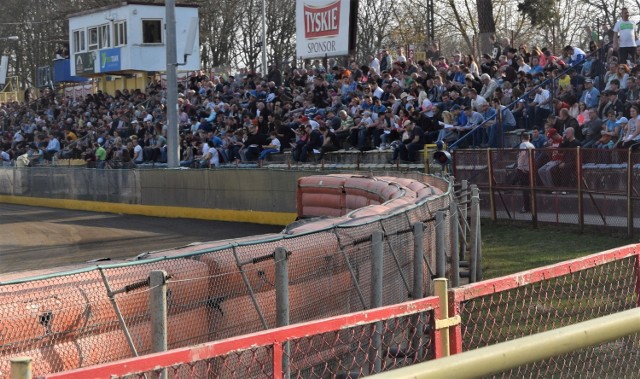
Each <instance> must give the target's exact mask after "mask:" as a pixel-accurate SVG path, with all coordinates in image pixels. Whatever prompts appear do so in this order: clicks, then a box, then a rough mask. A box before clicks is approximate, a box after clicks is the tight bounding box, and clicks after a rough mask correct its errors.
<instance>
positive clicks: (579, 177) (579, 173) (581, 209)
mask: <svg viewBox="0 0 640 379" xmlns="http://www.w3.org/2000/svg"><path fill="white" fill-rule="evenodd" d="M576 189H577V192H578V225H579V226H580V233H583V232H584V201H583V199H582V149H580V146H578V147H577V148H576Z"/></svg>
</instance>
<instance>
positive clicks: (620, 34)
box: [613, 7, 636, 66]
mask: <svg viewBox="0 0 640 379" xmlns="http://www.w3.org/2000/svg"><path fill="white" fill-rule="evenodd" d="M613 49H614V51H617V52H618V62H621V63H627V62H629V63H627V64H628V65H629V66H632V65H633V64H634V63H635V62H636V24H635V23H634V22H633V21H631V20H629V9H628V8H627V7H624V8H622V9H621V14H620V19H619V20H618V21H617V22H616V24H615V25H614V26H613Z"/></svg>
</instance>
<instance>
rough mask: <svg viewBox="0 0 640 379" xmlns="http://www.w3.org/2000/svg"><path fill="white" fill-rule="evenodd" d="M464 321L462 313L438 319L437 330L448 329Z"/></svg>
mask: <svg viewBox="0 0 640 379" xmlns="http://www.w3.org/2000/svg"><path fill="white" fill-rule="evenodd" d="M461 323H462V318H461V317H460V315H455V316H453V317H449V318H445V319H442V320H436V330H442V329H447V328H450V327H452V326H456V325H460V324H461Z"/></svg>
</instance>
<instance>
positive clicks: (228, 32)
mask: <svg viewBox="0 0 640 379" xmlns="http://www.w3.org/2000/svg"><path fill="white" fill-rule="evenodd" d="M199 5H200V12H199V15H200V45H201V46H200V51H201V54H200V59H201V61H202V68H203V69H204V70H207V71H209V70H211V69H213V68H215V67H219V66H228V65H230V64H231V62H232V60H233V58H232V55H233V50H234V47H235V44H236V41H237V38H238V33H237V30H238V28H237V25H238V21H239V19H240V9H241V7H240V5H241V4H240V2H238V1H236V0H215V1H214V0H204V1H202V2H200V3H199ZM216 8H218V9H224V10H225V11H224V12H210V11H209V10H211V9H216Z"/></svg>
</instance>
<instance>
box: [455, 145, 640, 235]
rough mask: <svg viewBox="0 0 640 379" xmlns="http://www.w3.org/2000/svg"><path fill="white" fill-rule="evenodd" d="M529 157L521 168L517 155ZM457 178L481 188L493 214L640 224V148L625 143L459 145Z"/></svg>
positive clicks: (485, 207) (584, 223)
mask: <svg viewBox="0 0 640 379" xmlns="http://www.w3.org/2000/svg"><path fill="white" fill-rule="evenodd" d="M520 155H522V156H523V158H522V161H523V162H528V163H530V166H529V165H527V166H528V167H532V169H531V170H529V171H528V172H522V170H519V169H518V157H519V156H520ZM454 173H455V177H456V180H458V181H463V180H466V181H468V182H469V183H473V184H476V185H478V187H479V188H480V190H481V208H482V211H483V215H484V216H485V217H487V216H488V217H491V218H492V219H494V220H507V221H528V222H531V223H532V224H534V225H535V224H537V222H544V223H558V224H559V223H563V224H573V225H579V226H580V227H581V228H584V227H589V226H592V227H598V228H609V229H611V230H616V229H617V230H620V229H623V230H624V228H626V231H627V234H629V235H631V234H633V233H634V229H637V228H638V227H640V218H638V215H640V213H638V212H640V204H639V201H638V200H640V153H635V152H631V151H629V150H620V149H582V148H579V149H537V150H532V151H520V150H517V149H504V150H502V149H498V150H477V149H476V150H456V151H455V152H454Z"/></svg>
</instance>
